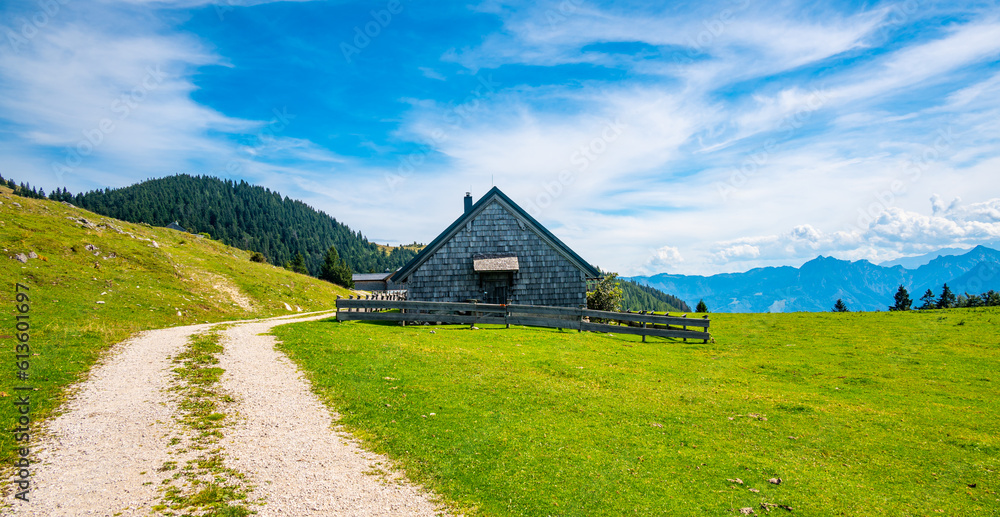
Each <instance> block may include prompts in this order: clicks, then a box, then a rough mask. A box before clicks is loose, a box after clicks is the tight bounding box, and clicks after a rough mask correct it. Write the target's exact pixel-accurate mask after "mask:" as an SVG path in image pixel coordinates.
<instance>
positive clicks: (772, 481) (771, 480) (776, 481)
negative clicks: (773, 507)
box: [767, 478, 781, 485]
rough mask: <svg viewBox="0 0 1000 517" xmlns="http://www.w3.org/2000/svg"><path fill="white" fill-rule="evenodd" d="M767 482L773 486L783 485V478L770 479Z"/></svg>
mask: <svg viewBox="0 0 1000 517" xmlns="http://www.w3.org/2000/svg"><path fill="white" fill-rule="evenodd" d="M767 482H768V483H770V484H772V485H780V484H781V478H771V479H768V480H767Z"/></svg>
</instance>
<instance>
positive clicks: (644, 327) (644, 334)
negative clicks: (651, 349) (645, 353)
mask: <svg viewBox="0 0 1000 517" xmlns="http://www.w3.org/2000/svg"><path fill="white" fill-rule="evenodd" d="M639 314H641V315H643V316H645V315H646V311H642V312H640V313H639ZM642 330H643V332H642V342H643V343H645V342H646V332H645V331H646V322H645V321H644V322H642Z"/></svg>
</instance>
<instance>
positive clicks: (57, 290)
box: [0, 187, 348, 472]
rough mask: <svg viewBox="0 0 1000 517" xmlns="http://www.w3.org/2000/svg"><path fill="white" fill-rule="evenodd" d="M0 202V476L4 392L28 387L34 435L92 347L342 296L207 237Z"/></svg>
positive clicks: (30, 202)
mask: <svg viewBox="0 0 1000 517" xmlns="http://www.w3.org/2000/svg"><path fill="white" fill-rule="evenodd" d="M0 203H2V204H0V247H2V251H3V253H2V254H0V275H3V278H4V280H5V283H4V289H6V293H5V294H4V295H3V296H4V297H5V298H6V299H7V300H8V303H7V305H6V307H7V311H8V314H9V317H8V318H7V319H6V323H3V325H0V327H2V328H0V336H2V338H0V341H2V342H3V344H4V347H3V356H2V359H3V364H4V368H3V370H2V374H0V424H2V427H3V429H4V432H3V433H0V465H2V467H0V472H6V469H8V468H10V467H11V466H12V464H13V460H12V458H13V456H12V451H13V447H14V445H15V443H14V435H13V433H12V432H10V431H12V430H13V428H14V427H15V421H16V420H15V417H16V415H15V413H14V409H15V406H14V405H13V401H14V395H15V391H14V387H15V386H24V385H27V386H31V387H34V388H36V390H37V391H33V392H31V401H32V407H31V418H32V420H33V422H35V423H34V424H32V430H33V431H34V432H35V433H36V437H37V432H38V431H39V427H38V424H37V422H38V420H39V419H42V418H44V417H46V416H48V415H51V413H52V411H53V409H54V408H55V407H56V406H57V405H58V404H59V402H60V401H61V400H62V399H63V397H64V395H65V390H66V388H67V387H68V386H69V385H70V384H71V383H73V382H74V381H76V380H78V379H81V378H82V377H83V376H84V375H85V373H86V372H87V371H88V369H89V368H90V367H91V366H92V365H93V364H94V363H95V361H96V360H97V359H98V358H99V356H100V354H101V352H102V351H104V350H106V349H107V348H108V347H110V346H111V345H113V344H115V343H117V342H120V341H122V340H124V339H126V338H128V337H129V336H130V335H133V334H134V333H136V332H139V331H142V330H148V329H153V328H163V327H169V326H176V325H188V324H193V323H204V322H217V321H226V320H234V319H246V318H255V317H265V316H276V315H282V314H291V313H294V312H296V311H297V309H301V310H302V311H314V310H323V309H329V308H331V307H333V306H334V303H335V300H336V296H337V295H338V294H340V295H345V294H347V293H348V292H347V291H346V290H344V289H341V288H339V287H336V286H334V285H332V284H330V283H327V282H323V281H320V280H317V279H314V278H310V277H307V276H304V275H299V274H296V273H292V272H289V271H286V270H284V269H281V268H278V267H274V266H270V265H267V264H257V263H252V262H250V261H249V257H250V253H249V252H246V251H243V250H239V249H236V248H231V247H229V246H225V245H223V244H221V243H219V242H215V241H212V240H211V239H205V238H200V237H196V236H194V235H190V234H185V233H181V232H176V231H173V230H168V229H166V228H153V227H150V226H148V225H141V224H130V223H125V222H122V221H118V220H115V219H109V218H106V217H102V216H99V215H96V214H93V213H91V212H87V211H85V210H80V209H77V208H74V207H71V206H67V205H64V204H62V203H56V202H53V201H48V200H35V199H25V198H21V197H18V196H13V195H11V192H10V189H7V188H5V187H3V188H0ZM81 218H83V219H86V222H87V223H90V224H89V225H88V224H85V223H84V222H81V220H80V219H81ZM154 241H155V243H156V244H155V245H154V244H153V243H154ZM29 252H35V253H36V254H37V255H38V258H34V259H30V260H28V262H27V263H26V264H22V263H21V262H19V261H17V260H14V259H13V258H10V257H13V256H14V255H15V254H17V253H24V254H28V253H29ZM15 283H21V284H23V285H25V286H27V287H28V289H29V290H28V291H27V292H26V293H25V294H27V295H28V303H29V304H30V312H29V313H28V316H29V319H28V322H29V323H30V326H31V327H30V331H29V332H30V341H29V343H30V346H31V350H30V353H31V357H30V358H29V360H30V367H29V369H28V370H27V371H28V375H29V377H28V379H26V380H24V381H21V380H19V379H18V378H17V376H16V373H17V368H16V367H15V364H14V363H15V345H16V344H17V341H16V340H15V339H14V338H13V336H14V335H15V333H16V329H15V323H16V322H15V316H16V315H18V314H19V313H18V311H17V309H16V308H15ZM286 303H287V304H288V306H289V307H291V308H292V309H291V311H289V310H288V309H287V308H286V307H285V304H286ZM19 360H20V359H19ZM95 439H100V437H95ZM34 443H37V442H34Z"/></svg>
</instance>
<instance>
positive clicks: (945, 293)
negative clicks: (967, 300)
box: [937, 284, 958, 309]
mask: <svg viewBox="0 0 1000 517" xmlns="http://www.w3.org/2000/svg"><path fill="white" fill-rule="evenodd" d="M957 301H958V298H956V297H955V293H953V292H951V289H950V288H949V287H948V284H944V287H942V288H941V297H940V298H938V301H937V308H938V309H950V308H952V307H954V306H955V302H957Z"/></svg>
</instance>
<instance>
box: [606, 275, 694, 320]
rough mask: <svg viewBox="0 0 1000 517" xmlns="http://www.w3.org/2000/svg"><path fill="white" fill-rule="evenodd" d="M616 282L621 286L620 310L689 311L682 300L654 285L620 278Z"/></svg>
mask: <svg viewBox="0 0 1000 517" xmlns="http://www.w3.org/2000/svg"><path fill="white" fill-rule="evenodd" d="M618 284H619V285H620V286H621V288H622V310H626V311H665V312H691V307H690V306H688V304H686V303H684V300H681V299H680V298H678V297H676V296H673V295H670V294H667V293H665V292H663V291H661V290H659V289H656V288H655V287H649V286H648V285H642V284H638V283H636V282H633V281H631V280H625V279H620V280H619V282H618Z"/></svg>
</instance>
